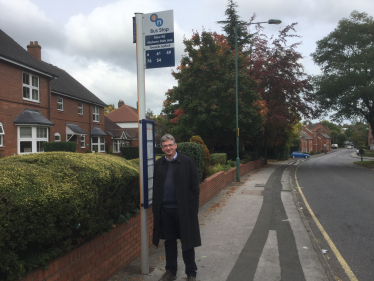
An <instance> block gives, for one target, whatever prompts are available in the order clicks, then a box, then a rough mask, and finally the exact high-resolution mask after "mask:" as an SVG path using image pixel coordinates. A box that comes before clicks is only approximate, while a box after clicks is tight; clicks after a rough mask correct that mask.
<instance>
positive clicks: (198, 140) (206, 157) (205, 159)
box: [190, 136, 210, 178]
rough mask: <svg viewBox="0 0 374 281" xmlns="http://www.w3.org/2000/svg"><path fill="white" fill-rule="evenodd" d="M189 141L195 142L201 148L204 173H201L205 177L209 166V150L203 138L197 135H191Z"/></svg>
mask: <svg viewBox="0 0 374 281" xmlns="http://www.w3.org/2000/svg"><path fill="white" fill-rule="evenodd" d="M190 142H194V143H197V144H198V145H200V146H201V148H202V149H203V153H204V156H203V162H204V175H203V177H204V178H205V177H206V175H207V173H208V167H209V166H210V154H209V150H208V148H207V147H206V145H205V144H204V142H203V140H202V139H201V138H200V137H199V136H193V137H191V139H190Z"/></svg>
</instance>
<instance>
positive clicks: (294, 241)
mask: <svg viewBox="0 0 374 281" xmlns="http://www.w3.org/2000/svg"><path fill="white" fill-rule="evenodd" d="M299 161H304V160H291V161H284V162H280V163H277V164H270V165H268V166H267V167H263V168H261V169H258V170H255V171H252V172H251V173H249V174H247V175H246V176H244V177H243V178H242V179H241V183H239V184H237V183H232V184H231V185H230V186H228V187H227V188H226V189H225V190H223V191H221V192H220V193H219V194H218V195H217V196H215V197H214V198H213V199H212V200H210V201H209V202H208V203H207V204H205V205H204V206H203V207H202V208H200V210H199V220H200V231H201V236H202V246H201V247H198V248H196V262H197V266H198V272H197V280H198V281H215V280H217V281H225V280H227V281H234V280H236V281H240V280H246V281H247V280H250V281H252V280H254V281H280V280H282V281H312V280H313V281H324V280H326V281H329V280H330V281H332V280H334V279H332V278H333V276H332V275H331V271H330V270H329V268H328V266H327V263H326V261H325V260H324V258H323V255H322V253H321V252H320V249H319V248H318V246H316V248H315V247H314V246H313V245H316V244H317V243H315V241H313V236H312V234H311V233H310V232H309V228H308V227H305V225H304V223H303V218H302V216H301V214H300V212H299V210H298V208H299V207H298V205H297V204H295V201H294V196H293V194H292V191H291V184H290V172H291V170H292V169H293V168H294V167H295V165H297V164H298V163H299ZM161 246H162V247H159V248H158V249H156V248H154V247H152V248H151V249H150V260H149V261H150V267H151V270H150V271H151V272H150V274H149V275H140V269H139V268H140V266H139V265H140V259H137V260H135V261H134V262H133V263H132V264H131V265H129V266H128V267H126V268H124V269H123V270H122V271H121V272H120V273H118V274H117V275H115V276H114V277H112V278H111V279H110V281H118V280H121V281H127V280H133V281H140V280H158V279H159V278H160V277H161V276H162V274H163V273H164V272H165V271H164V266H165V257H164V256H165V254H164V249H163V245H162V243H161ZM178 267H179V270H178V274H177V280H185V278H186V275H185V273H184V264H183V260H182V257H181V252H180V253H179V258H178ZM328 276H330V279H329V277H328Z"/></svg>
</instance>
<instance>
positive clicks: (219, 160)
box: [210, 153, 227, 165]
mask: <svg viewBox="0 0 374 281" xmlns="http://www.w3.org/2000/svg"><path fill="white" fill-rule="evenodd" d="M226 161H227V154H226V153H213V154H211V155H210V162H211V163H212V165H216V164H221V165H224V164H226Z"/></svg>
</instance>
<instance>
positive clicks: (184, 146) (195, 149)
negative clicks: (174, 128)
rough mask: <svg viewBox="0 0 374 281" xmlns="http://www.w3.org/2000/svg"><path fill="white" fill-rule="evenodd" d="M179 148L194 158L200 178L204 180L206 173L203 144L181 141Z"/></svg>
mask: <svg viewBox="0 0 374 281" xmlns="http://www.w3.org/2000/svg"><path fill="white" fill-rule="evenodd" d="M178 150H179V151H180V152H181V153H182V154H184V155H187V156H189V157H191V158H192V159H193V160H194V162H195V164H196V167H197V170H198V172H199V180H200V181H202V179H203V173H204V162H203V157H204V152H203V149H202V148H201V146H200V145H198V144H197V143H194V142H181V143H178Z"/></svg>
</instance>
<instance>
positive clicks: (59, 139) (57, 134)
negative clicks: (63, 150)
mask: <svg viewBox="0 0 374 281" xmlns="http://www.w3.org/2000/svg"><path fill="white" fill-rule="evenodd" d="M56 137H57V139H56ZM54 140H55V142H59V141H61V134H60V133H55V139H54Z"/></svg>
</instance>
